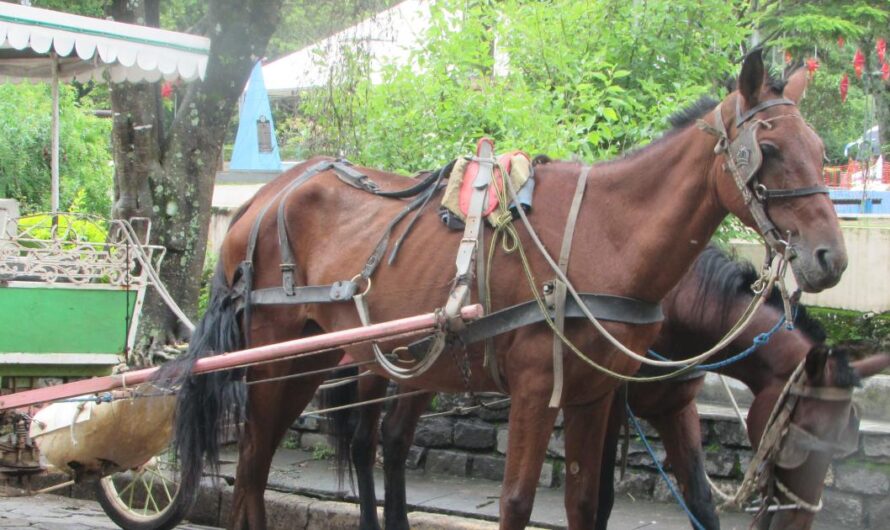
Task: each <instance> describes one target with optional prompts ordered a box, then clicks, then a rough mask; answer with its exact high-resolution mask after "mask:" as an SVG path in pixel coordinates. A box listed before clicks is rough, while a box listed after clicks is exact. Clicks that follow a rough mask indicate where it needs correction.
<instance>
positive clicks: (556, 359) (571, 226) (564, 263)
mask: <svg viewBox="0 0 890 530" xmlns="http://www.w3.org/2000/svg"><path fill="white" fill-rule="evenodd" d="M590 168H591V166H584V167H582V168H581V172H580V173H579V174H578V184H577V185H576V186H575V194H574V196H573V197H572V205H571V206H570V207H569V215H568V218H567V219H566V227H565V231H564V233H563V236H562V248H561V249H560V252H559V270H561V271H562V273H563V274H566V273H567V271H568V268H569V258H570V257H571V254H572V239H573V238H574V235H575V224H576V223H577V222H578V213H579V212H580V211H581V199H583V197H584V190H585V189H587V175H588V174H590ZM553 298H554V307H555V310H556V315H555V318H554V321H553V323H554V325H555V326H556V329H558V330H559V332H560V333H562V332H563V331H564V329H565V305H566V284H565V283H563V282H561V281H559V280H554V281H553ZM562 354H563V344H562V339H560V338H559V336H557V335H556V334H555V333H554V334H553V393H552V394H550V407H552V408H559V405H560V403H562V387H563V379H564V377H563V368H562Z"/></svg>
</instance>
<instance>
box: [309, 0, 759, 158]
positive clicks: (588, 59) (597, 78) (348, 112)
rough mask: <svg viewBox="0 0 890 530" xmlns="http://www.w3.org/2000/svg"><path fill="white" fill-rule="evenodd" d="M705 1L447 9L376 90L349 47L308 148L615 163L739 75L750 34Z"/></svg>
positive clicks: (514, 2)
mask: <svg viewBox="0 0 890 530" xmlns="http://www.w3.org/2000/svg"><path fill="white" fill-rule="evenodd" d="M704 4H706V5H705V6H703V5H702V2H700V1H691V0H685V1H679V2H664V1H653V0H646V1H642V0H641V1H640V2H634V3H633V5H630V4H628V3H626V2H621V1H618V0H606V1H603V2H573V1H569V0H551V1H548V2H540V1H518V0H502V1H498V2H493V1H490V0H484V1H483V0H474V1H455V0H443V1H440V2H436V3H435V4H434V5H433V7H432V21H431V24H430V28H429V31H428V34H427V35H426V39H425V41H424V47H423V49H421V50H418V51H417V52H416V53H415V54H414V56H413V61H414V62H415V63H416V67H412V66H407V65H402V66H391V67H390V68H388V69H387V70H386V71H385V72H384V73H383V80H382V82H380V83H379V84H373V83H371V82H370V80H369V78H368V73H369V64H368V58H367V55H366V50H363V49H362V47H361V46H356V45H355V43H349V50H348V51H349V53H345V54H344V55H343V57H344V58H343V59H342V60H341V61H340V63H339V64H337V65H336V67H335V69H334V71H333V74H332V76H331V79H330V86H328V87H325V88H324V89H322V90H314V91H308V92H307V93H306V94H304V96H303V99H302V103H303V104H302V107H301V109H300V112H301V115H302V116H303V117H304V120H305V121H303V122H302V124H303V125H304V126H306V128H307V129H306V132H305V136H304V138H303V139H304V140H305V142H306V145H307V148H306V152H310V151H312V152H314V151H319V150H321V151H325V152H329V153H343V154H346V155H349V156H352V157H354V158H356V159H357V160H359V161H362V162H364V163H368V164H373V165H378V166H382V167H388V168H392V169H398V170H402V171H412V170H415V169H420V168H424V167H430V166H433V165H437V164H441V163H443V162H444V161H445V160H446V159H448V158H450V157H453V156H454V155H455V153H463V152H466V151H467V150H468V149H470V148H471V147H472V145H473V144H474V142H475V140H476V139H477V138H478V137H479V136H481V135H490V136H493V137H495V138H496V139H497V140H498V142H499V147H500V148H503V149H508V148H523V149H527V150H533V151H536V152H547V153H549V154H551V155H554V156H560V157H568V156H572V155H580V156H583V157H585V158H588V159H599V158H603V157H606V156H613V155H615V154H617V153H619V152H621V151H623V150H625V149H627V148H629V147H630V146H633V145H635V144H637V143H639V142H644V141H648V140H649V139H651V138H652V137H653V136H655V135H657V134H658V132H659V131H661V130H663V129H664V128H665V120H664V119H665V117H667V116H668V115H669V114H671V113H672V112H674V111H676V110H678V109H679V108H680V107H682V106H683V105H685V104H688V103H690V102H691V101H694V100H695V99H697V98H698V97H699V96H700V95H702V94H704V93H708V92H713V91H714V89H715V84H714V81H713V80H714V79H721V78H723V77H725V76H728V75H730V74H732V73H734V71H735V69H736V68H735V65H734V61H732V56H733V55H734V53H736V52H735V50H737V44H738V42H739V41H740V40H742V39H744V37H745V36H746V30H745V29H744V27H742V26H741V25H740V24H738V23H737V22H736V18H737V14H736V13H735V11H734V9H735V7H734V4H732V3H729V4H727V3H726V2H718V1H713V0H709V1H706V2H704ZM598 27H603V28H609V30H608V31H596V30H595V28H598ZM690 27H691V28H693V30H691V31H690V29H689V28H690ZM668 36H670V38H667V37H668ZM501 57H509V67H508V68H507V69H506V70H507V71H506V72H504V71H503V70H504V68H502V66H503V65H502V64H501V63H502V62H503V61H502V59H501ZM494 74H496V75H494Z"/></svg>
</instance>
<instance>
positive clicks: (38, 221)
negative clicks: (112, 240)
mask: <svg viewBox="0 0 890 530" xmlns="http://www.w3.org/2000/svg"><path fill="white" fill-rule="evenodd" d="M56 223H57V225H56V229H55V234H56V237H60V236H59V234H64V235H65V237H66V238H67V239H68V240H70V241H75V240H76V241H79V242H90V243H104V242H105V241H106V240H107V239H108V226H107V225H106V223H105V221H103V220H101V219H91V218H76V217H69V216H66V215H60V216H57V217H56ZM18 224H19V230H20V231H24V230H30V231H29V234H30V235H31V236H33V237H34V238H35V239H46V240H49V239H52V238H53V232H54V230H53V228H52V226H53V222H52V216H50V215H30V216H27V217H23V218H21V219H19V223H18Z"/></svg>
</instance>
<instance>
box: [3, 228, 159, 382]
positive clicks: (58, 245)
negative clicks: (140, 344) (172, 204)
mask: <svg viewBox="0 0 890 530" xmlns="http://www.w3.org/2000/svg"><path fill="white" fill-rule="evenodd" d="M133 222H134V223H138V224H137V226H139V225H142V226H143V227H144V229H143V230H142V232H143V233H144V234H145V235H146V236H147V235H148V233H149V230H148V222H147V221H145V220H138V221H137V220H134V221H133ZM8 224H14V227H11V229H8V230H7V231H6V232H5V237H3V238H2V239H0V326H2V329H3V333H0V388H2V389H3V390H4V391H13V392H14V391H16V390H18V389H21V388H31V387H33V386H34V384H35V382H34V379H35V378H37V377H39V378H63V379H64V378H70V377H85V376H96V375H107V374H108V373H110V372H111V370H112V369H113V368H114V367H115V366H117V365H119V364H128V362H129V361H130V359H129V358H128V357H129V353H130V352H131V349H132V346H133V341H134V339H135V331H136V328H137V324H138V317H139V312H140V308H141V306H142V302H143V300H144V298H145V290H146V287H147V286H148V285H149V282H150V278H149V276H148V274H147V272H148V270H149V269H148V268H146V267H143V266H142V265H141V263H140V262H141V261H142V260H143V259H144V260H147V262H149V263H152V264H153V266H154V267H155V268H156V267H157V266H158V265H160V259H162V258H163V252H164V251H163V248H161V247H158V246H154V245H149V244H148V242H147V241H146V240H139V239H136V238H135V236H136V230H134V229H133V225H132V224H131V223H127V222H124V221H120V220H114V221H102V220H98V219H94V218H89V217H84V216H75V215H70V214H67V215H66V214H55V215H52V214H47V215H34V216H28V217H24V218H21V219H14V218H13V219H10V220H9V221H8ZM10 232H13V234H10ZM104 234H108V236H107V237H102V236H103V235H104ZM103 239H104V240H103ZM130 364H132V363H130Z"/></svg>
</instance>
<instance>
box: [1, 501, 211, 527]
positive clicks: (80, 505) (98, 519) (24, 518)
mask: <svg viewBox="0 0 890 530" xmlns="http://www.w3.org/2000/svg"><path fill="white" fill-rule="evenodd" d="M0 528H2V529H3V530H15V529H22V530H24V529H28V530H93V529H100V528H102V529H111V528H117V526H116V525H115V524H114V523H112V522H111V520H110V519H109V518H108V517H107V516H106V515H105V512H103V511H102V508H100V507H99V505H98V504H97V503H95V502H93V501H83V500H79V499H71V498H68V497H60V496H58V495H41V496H40V497H10V498H0ZM177 528H181V529H184V530H212V529H213V528H214V527H211V526H199V525H193V524H183V525H180V526H178V527H177Z"/></svg>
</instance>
